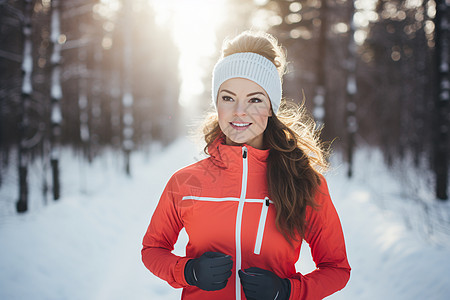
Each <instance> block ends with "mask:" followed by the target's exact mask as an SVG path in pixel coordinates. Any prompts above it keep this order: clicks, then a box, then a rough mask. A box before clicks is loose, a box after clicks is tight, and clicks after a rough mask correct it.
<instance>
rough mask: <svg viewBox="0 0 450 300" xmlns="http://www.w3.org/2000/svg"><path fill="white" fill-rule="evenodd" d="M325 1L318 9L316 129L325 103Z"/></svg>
mask: <svg viewBox="0 0 450 300" xmlns="http://www.w3.org/2000/svg"><path fill="white" fill-rule="evenodd" d="M327 13H328V6H327V0H323V1H322V7H321V8H320V21H321V23H320V36H319V43H318V57H317V81H316V91H315V95H314V109H313V116H314V119H315V121H316V124H317V128H322V126H323V124H324V119H325V101H326V93H327V92H326V86H325V85H326V78H325V67H326V64H325V58H326V52H327V51H326V50H327V26H328V25H327Z"/></svg>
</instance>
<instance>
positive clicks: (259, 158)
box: [208, 136, 269, 173]
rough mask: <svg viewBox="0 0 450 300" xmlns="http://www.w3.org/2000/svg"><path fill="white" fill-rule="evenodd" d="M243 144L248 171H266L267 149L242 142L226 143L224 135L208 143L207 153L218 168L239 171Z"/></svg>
mask: <svg viewBox="0 0 450 300" xmlns="http://www.w3.org/2000/svg"><path fill="white" fill-rule="evenodd" d="M244 146H245V147H246V148H247V159H248V164H249V172H250V173H259V172H266V169H267V158H268V156H269V149H267V150H261V149H256V148H253V147H252V146H249V145H246V144H243V145H242V146H230V145H226V144H225V137H224V136H219V137H218V138H217V139H216V140H215V141H214V142H213V143H212V144H211V145H209V147H208V153H209V155H210V156H211V160H212V162H213V163H214V164H215V165H216V166H218V167H219V168H222V169H227V170H230V171H241V170H242V161H243V155H242V151H243V150H242V149H243V147H244Z"/></svg>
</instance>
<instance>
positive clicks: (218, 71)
mask: <svg viewBox="0 0 450 300" xmlns="http://www.w3.org/2000/svg"><path fill="white" fill-rule="evenodd" d="M231 78H245V79H249V80H251V81H253V82H255V83H257V84H258V85H259V86H260V87H262V88H263V89H264V90H265V91H266V93H267V95H268V96H269V99H270V102H271V103H272V110H273V112H274V113H275V114H276V113H277V111H278V108H279V107H280V102H281V80H280V76H279V75H278V71H277V68H276V67H275V65H274V64H273V63H272V62H271V61H270V60H268V59H267V58H265V57H264V56H262V55H259V54H256V53H253V52H242V53H236V54H232V55H229V56H226V57H224V58H223V59H221V60H219V61H218V62H217V64H216V65H215V66H214V71H213V77H212V101H213V104H214V106H215V107H216V109H217V93H218V92H219V88H220V86H221V85H222V83H224V82H225V81H227V80H228V79H231Z"/></svg>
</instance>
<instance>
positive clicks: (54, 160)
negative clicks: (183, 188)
mask: <svg viewBox="0 0 450 300" xmlns="http://www.w3.org/2000/svg"><path fill="white" fill-rule="evenodd" d="M51 31H52V32H51V36H50V38H51V42H52V44H53V53H52V56H51V59H50V63H51V67H52V80H51V88H50V96H51V120H50V124H51V132H50V136H51V137H50V142H51V150H50V162H51V169H52V178H53V180H52V182H53V185H52V186H53V199H54V200H58V199H59V198H60V196H61V192H60V190H61V188H60V180H59V157H60V153H59V152H60V149H59V148H60V140H61V122H62V114H61V99H62V88H61V44H60V43H59V42H58V40H59V36H60V34H61V24H60V5H59V0H52V21H51Z"/></svg>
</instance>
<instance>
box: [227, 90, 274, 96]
mask: <svg viewBox="0 0 450 300" xmlns="http://www.w3.org/2000/svg"><path fill="white" fill-rule="evenodd" d="M221 92H227V93H229V94H231V95H233V96H236V94H235V93H233V92H232V91H229V90H226V89H223V90H221V91H220V93H221ZM258 94H261V95H263V96H266V95H264V93H263V92H254V93H250V94H248V95H247V97H250V96H254V95H258Z"/></svg>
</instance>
